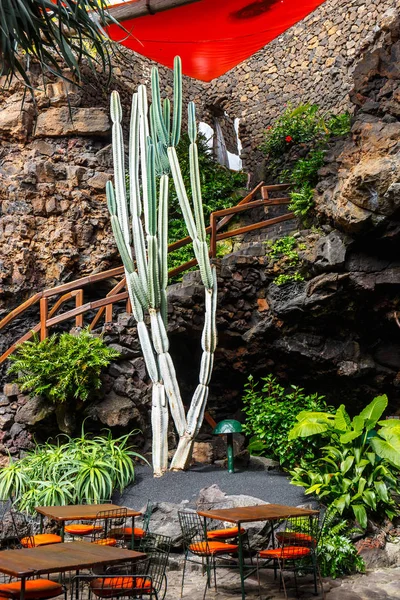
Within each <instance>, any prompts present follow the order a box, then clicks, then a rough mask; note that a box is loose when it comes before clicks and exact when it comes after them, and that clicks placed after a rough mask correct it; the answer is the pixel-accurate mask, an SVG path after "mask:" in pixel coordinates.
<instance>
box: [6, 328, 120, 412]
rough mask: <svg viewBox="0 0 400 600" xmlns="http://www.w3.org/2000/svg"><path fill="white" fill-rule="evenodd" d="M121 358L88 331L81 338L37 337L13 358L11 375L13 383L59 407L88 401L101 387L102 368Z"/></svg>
mask: <svg viewBox="0 0 400 600" xmlns="http://www.w3.org/2000/svg"><path fill="white" fill-rule="evenodd" d="M118 356H119V353H118V352H116V351H115V350H113V349H112V348H108V347H107V346H106V345H105V344H104V342H103V340H102V338H101V337H97V336H93V335H92V334H91V333H90V331H89V330H88V329H84V330H83V331H81V332H80V333H79V334H78V335H71V334H70V333H62V334H61V335H59V334H54V335H52V336H51V337H48V338H46V339H45V340H43V341H40V340H39V338H38V336H37V335H35V336H34V338H33V340H32V341H27V342H24V343H23V344H21V345H20V346H18V348H17V350H16V351H15V353H14V354H12V355H11V356H10V360H11V361H12V365H11V367H10V368H9V370H8V373H9V374H10V375H17V377H16V379H14V382H16V383H18V385H19V387H20V389H21V391H23V392H25V391H28V392H29V393H30V395H31V396H42V397H43V398H46V399H47V400H50V401H51V402H53V403H57V404H59V403H63V402H67V401H69V400H72V399H74V398H76V399H80V400H87V399H88V397H89V395H90V394H91V393H92V392H93V390H96V389H98V388H100V386H101V380H100V373H101V370H102V368H103V367H106V366H107V365H108V364H109V363H110V361H111V360H113V359H114V358H117V357H118Z"/></svg>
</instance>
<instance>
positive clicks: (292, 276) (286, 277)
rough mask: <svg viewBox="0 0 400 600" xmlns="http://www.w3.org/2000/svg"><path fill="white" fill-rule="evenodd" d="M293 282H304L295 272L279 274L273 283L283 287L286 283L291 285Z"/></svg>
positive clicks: (302, 276)
mask: <svg viewBox="0 0 400 600" xmlns="http://www.w3.org/2000/svg"><path fill="white" fill-rule="evenodd" d="M293 281H304V275H302V274H301V273H299V272H298V271H296V272H295V273H281V274H280V275H278V276H277V277H275V279H274V281H273V283H274V284H275V285H279V286H280V285H285V284H286V283H292V282H293Z"/></svg>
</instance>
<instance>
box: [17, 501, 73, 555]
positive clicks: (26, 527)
mask: <svg viewBox="0 0 400 600" xmlns="http://www.w3.org/2000/svg"><path fill="white" fill-rule="evenodd" d="M10 512H11V519H12V522H13V525H14V529H15V534H16V537H17V539H18V542H19V543H20V545H21V546H22V547H23V548H36V547H37V546H49V545H50V544H60V543H61V542H62V538H61V536H60V535H57V534H55V533H35V532H34V528H33V524H32V522H31V521H29V520H28V519H27V517H26V515H24V514H23V513H17V512H15V511H14V510H12V511H10Z"/></svg>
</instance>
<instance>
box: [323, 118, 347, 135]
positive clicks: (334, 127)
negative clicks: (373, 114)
mask: <svg viewBox="0 0 400 600" xmlns="http://www.w3.org/2000/svg"><path fill="white" fill-rule="evenodd" d="M327 127H328V129H329V133H330V134H331V135H346V134H347V133H350V130H351V115H350V113H348V112H345V113H342V114H340V115H332V116H331V118H330V119H329V120H328V122H327Z"/></svg>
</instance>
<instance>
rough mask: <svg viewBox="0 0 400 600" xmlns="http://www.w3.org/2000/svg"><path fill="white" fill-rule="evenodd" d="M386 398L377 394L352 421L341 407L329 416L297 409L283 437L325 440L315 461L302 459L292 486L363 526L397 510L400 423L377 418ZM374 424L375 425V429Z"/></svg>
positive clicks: (293, 473) (384, 405) (325, 413)
mask: <svg viewBox="0 0 400 600" xmlns="http://www.w3.org/2000/svg"><path fill="white" fill-rule="evenodd" d="M387 402H388V401H387V397H386V396H385V395H383V396H377V397H376V398H374V400H373V401H372V402H371V403H370V404H368V406H366V407H365V408H364V410H363V411H362V412H361V413H360V414H359V415H357V416H355V417H354V418H353V419H352V420H351V419H350V417H349V415H348V413H347V412H346V410H345V407H344V405H341V406H340V407H339V408H338V409H337V411H336V413H335V414H334V415H332V414H331V413H327V412H318V411H302V412H300V413H299V415H298V416H297V417H296V420H297V423H296V424H295V425H294V427H293V428H292V430H291V431H290V433H289V440H290V441H294V440H298V441H299V440H304V439H306V440H308V439H309V438H312V439H317V440H320V441H321V439H328V440H329V442H328V444H327V445H324V446H323V447H322V448H321V456H320V457H318V458H317V459H316V460H313V461H307V460H302V462H301V465H300V466H299V467H297V468H295V469H294V470H293V471H292V472H291V475H292V482H291V483H292V484H294V485H299V486H302V487H304V488H306V490H305V493H306V494H315V495H317V496H318V497H319V498H321V499H324V501H325V502H327V503H329V504H333V506H335V507H336V509H337V510H338V512H339V513H340V514H341V515H344V516H345V517H346V518H350V517H352V516H353V517H355V519H356V520H357V522H358V523H359V524H360V526H361V527H362V528H363V529H365V528H366V527H367V520H368V517H370V518H374V519H376V520H382V519H383V518H384V516H385V515H386V516H387V517H389V518H390V519H392V518H393V517H394V516H395V515H397V514H398V509H397V506H396V502H395V500H394V498H393V495H392V494H393V493H394V492H395V493H398V492H399V483H398V476H399V469H400V423H399V421H398V420H397V419H391V420H387V421H379V419H380V417H381V416H382V413H383V412H384V410H385V408H386V406H387ZM377 425H380V429H379V430H378V429H377Z"/></svg>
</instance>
